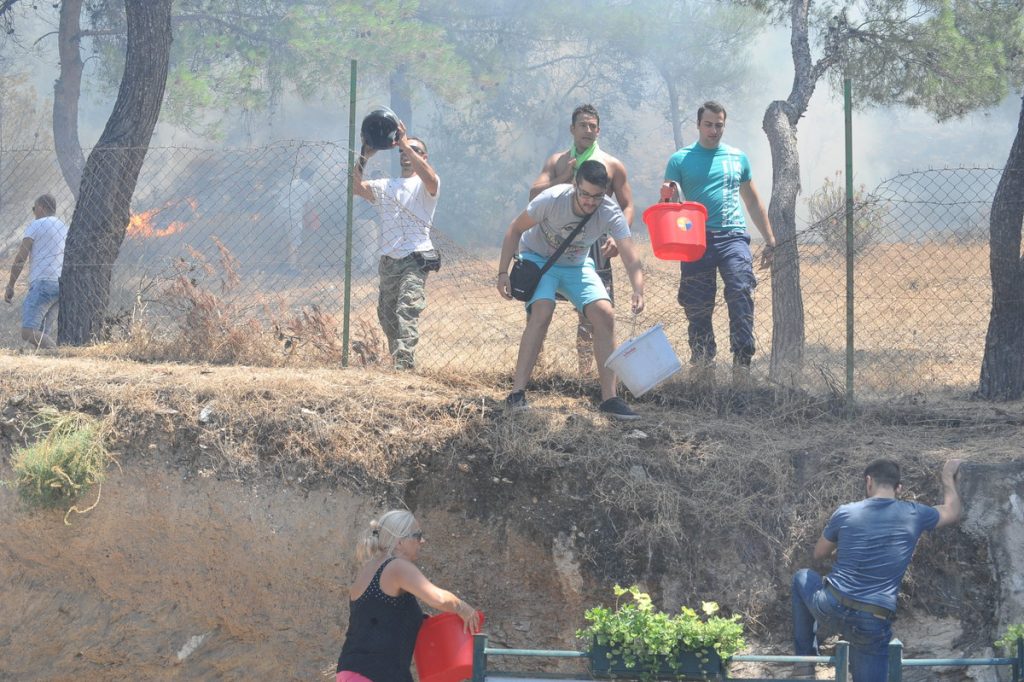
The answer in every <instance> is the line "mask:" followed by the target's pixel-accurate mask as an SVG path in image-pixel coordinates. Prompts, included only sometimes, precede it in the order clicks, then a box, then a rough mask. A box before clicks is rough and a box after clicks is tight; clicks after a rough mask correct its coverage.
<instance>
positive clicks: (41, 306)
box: [21, 279, 60, 334]
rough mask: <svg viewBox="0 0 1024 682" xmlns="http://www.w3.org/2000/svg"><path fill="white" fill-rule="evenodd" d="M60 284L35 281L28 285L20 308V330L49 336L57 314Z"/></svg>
mask: <svg viewBox="0 0 1024 682" xmlns="http://www.w3.org/2000/svg"><path fill="white" fill-rule="evenodd" d="M59 296H60V284H59V283H58V282H57V280H54V279H37V280H36V281H34V282H32V283H31V284H29V285H28V295H27V296H25V303H24V304H23V305H22V308H21V328H22V329H34V330H36V331H39V332H42V333H44V334H49V331H50V329H51V328H52V327H53V318H54V316H55V315H56V314H57V299H58V298H59Z"/></svg>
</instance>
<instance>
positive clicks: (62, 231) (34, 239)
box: [4, 194, 68, 348]
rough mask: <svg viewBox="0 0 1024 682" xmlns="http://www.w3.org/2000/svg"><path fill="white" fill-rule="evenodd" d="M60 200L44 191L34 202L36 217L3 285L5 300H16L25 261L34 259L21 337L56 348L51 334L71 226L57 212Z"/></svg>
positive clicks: (45, 346)
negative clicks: (15, 286) (66, 241)
mask: <svg viewBox="0 0 1024 682" xmlns="http://www.w3.org/2000/svg"><path fill="white" fill-rule="evenodd" d="M56 212H57V201H56V200H55V199H54V198H53V197H52V196H51V195H49V194H44V195H42V196H41V197H39V198H38V199H36V200H35V203H33V204H32V215H34V216H35V218H36V219H35V220H33V221H32V222H31V223H29V226H28V228H26V230H25V237H24V238H23V239H22V240H21V247H20V248H19V249H18V254H17V255H16V256H15V257H14V264H13V265H11V276H10V279H9V280H8V281H7V288H6V289H4V302H5V303H10V302H11V301H13V300H14V284H15V283H16V282H17V281H18V277H20V276H21V271H22V269H23V268H24V267H25V263H26V262H27V261H29V260H30V259H31V265H30V268H29V273H28V295H27V296H26V297H25V303H24V306H23V307H22V313H21V338H23V339H24V340H25V341H27V342H29V343H31V344H32V345H33V346H35V347H36V348H53V347H55V346H56V345H57V344H56V343H54V341H53V338H52V337H51V336H50V334H48V333H47V332H49V331H50V330H51V329H52V326H53V325H52V321H53V316H54V314H55V313H56V312H57V298H58V295H59V293H60V288H59V287H60V285H59V281H60V272H61V268H63V266H64V241H65V240H66V239H67V236H68V227H67V225H65V224H64V223H63V222H62V221H61V220H60V219H59V218H57V217H56V215H54V214H55V213H56Z"/></svg>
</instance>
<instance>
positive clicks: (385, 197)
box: [352, 122, 441, 369]
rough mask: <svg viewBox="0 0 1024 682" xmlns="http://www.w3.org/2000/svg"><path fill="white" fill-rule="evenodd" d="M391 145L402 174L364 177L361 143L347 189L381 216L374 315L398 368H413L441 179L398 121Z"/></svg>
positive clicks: (436, 264) (434, 261)
mask: <svg viewBox="0 0 1024 682" xmlns="http://www.w3.org/2000/svg"><path fill="white" fill-rule="evenodd" d="M395 146H396V147H398V150H399V152H400V153H401V156H400V163H401V167H402V174H401V176H400V177H397V178H382V179H380V180H364V179H363V169H364V167H365V166H366V162H367V161H368V160H369V158H370V157H371V156H373V154H374V153H375V152H376V150H375V149H374V148H372V147H370V146H369V145H367V144H365V142H364V144H363V147H362V150H361V151H360V156H359V162H358V163H357V164H356V167H355V168H354V169H353V172H352V190H353V192H354V193H355V194H356V195H358V196H361V197H362V198H363V199H366V200H367V201H369V202H370V203H371V204H373V205H374V207H375V208H376V209H377V215H378V217H379V218H380V239H379V251H380V265H379V266H378V273H379V274H380V293H379V297H378V300H377V319H378V320H380V326H381V327H382V328H383V329H384V335H385V336H387V339H388V352H390V353H391V357H392V358H393V359H394V363H395V367H396V368H397V369H413V368H414V367H415V360H414V356H413V353H414V351H415V348H416V344H417V343H419V338H420V335H419V317H420V313H422V312H423V309H424V308H425V307H426V305H427V295H426V283H427V273H428V272H431V271H436V270H437V269H438V268H440V265H441V260H440V258H439V257H438V255H437V252H436V251H435V250H434V245H433V243H432V242H431V241H430V229H431V226H432V225H433V222H434V209H435V208H437V197H438V193H439V191H440V189H441V179H440V178H439V177H438V176H437V173H436V172H434V169H433V168H432V167H431V166H430V163H429V162H428V161H427V145H426V144H425V143H424V142H423V140H420V139H419V138H415V137H409V136H408V135H406V134H405V124H403V123H401V122H399V124H398V132H397V133H396V135H395Z"/></svg>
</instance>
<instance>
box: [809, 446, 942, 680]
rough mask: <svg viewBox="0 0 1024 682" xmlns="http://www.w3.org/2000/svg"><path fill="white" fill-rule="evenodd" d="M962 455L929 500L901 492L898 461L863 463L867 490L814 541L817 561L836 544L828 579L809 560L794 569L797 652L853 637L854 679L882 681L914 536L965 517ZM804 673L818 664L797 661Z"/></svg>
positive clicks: (812, 650)
mask: <svg viewBox="0 0 1024 682" xmlns="http://www.w3.org/2000/svg"><path fill="white" fill-rule="evenodd" d="M960 463H961V460H958V459H952V460H949V461H948V462H946V464H945V466H943V468H942V488H943V494H944V499H943V502H942V504H941V505H939V506H937V507H929V506H927V505H923V504H918V503H917V502H904V501H902V500H898V499H896V496H897V494H899V492H900V490H901V486H900V466H899V464H897V463H896V462H894V461H892V460H890V459H879V460H875V461H874V462H872V463H871V464H869V465H868V467H867V468H866V469H865V470H864V484H865V487H866V489H867V498H865V499H863V500H861V501H860V502H852V503H850V504H844V505H842V506H841V507H839V508H838V509H837V510H836V511H835V513H833V514H832V518H831V519H829V522H828V525H826V526H825V530H824V531H822V533H821V537H820V538H818V542H817V544H816V545H815V546H814V558H815V560H817V561H821V560H823V559H826V558H828V557H829V556H831V555H832V553H833V552H835V560H834V563H833V564H832V571H831V572H830V573H829V574H828V575H827V576H826V577H825V578H824V579H823V578H822V577H821V575H819V574H818V573H816V572H814V571H812V570H810V569H807V568H804V569H800V570H799V571H797V572H796V574H795V575H794V576H793V646H794V651H795V653H796V655H797V656H816V655H818V652H817V647H818V644H819V643H820V642H821V641H823V640H824V639H826V638H827V637H828V636H829V635H831V634H838V635H839V636H841V637H842V638H843V639H845V640H847V641H848V642H850V669H851V672H852V674H853V682H882V681H883V680H885V678H886V671H887V669H888V665H889V640H890V639H892V621H893V618H894V617H895V614H896V597H897V596H898V595H899V591H900V582H901V581H902V580H903V574H904V573H906V571H907V567H908V566H909V565H910V559H911V557H912V556H913V555H914V548H915V547H916V546H917V540H918V538H920V537H921V534H922V533H923V532H925V531H929V530H933V529H935V528H942V527H943V526H948V525H949V524H952V523H956V522H957V521H959V520H960V513H961V504H960V495H959V494H958V493H957V490H956V473H957V471H958V470H959V468H960ZM796 672H798V673H799V674H801V675H803V676H804V678H802V679H814V665H813V664H803V663H798V664H797V671H796Z"/></svg>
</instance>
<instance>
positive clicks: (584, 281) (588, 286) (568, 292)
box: [521, 251, 611, 312]
mask: <svg viewBox="0 0 1024 682" xmlns="http://www.w3.org/2000/svg"><path fill="white" fill-rule="evenodd" d="M521 255H522V257H523V258H525V259H526V260H528V261H532V262H534V263H536V264H537V266H538V267H544V264H545V263H547V262H548V259H547V258H544V257H542V256H539V255H537V254H536V253H531V252H529V251H527V252H525V253H523V254H521ZM556 292H557V293H559V294H562V295H563V296H565V297H566V298H567V299H568V300H569V302H570V303H572V304H573V305H574V306H576V310H579V311H580V312H583V309H584V308H585V307H586V306H587V305H589V304H591V303H593V302H594V301H610V300H611V298H610V297H609V296H608V290H607V289H605V288H604V282H602V281H601V278H600V277H599V276H598V274H597V270H596V269H595V268H594V261H593V260H591V259H590V258H587V260H586V262H585V263H584V264H583V265H582V266H580V265H552V266H551V268H550V269H549V270H548V271H547V272H545V273H544V276H543V277H541V278H540V283H538V284H537V290H536V291H534V292H533V298H531V299H530V300H529V301H528V302H527V303H526V309H527V310H529V309H530V306H531V305H533V302H534V301H539V300H542V299H543V300H547V301H554V300H555V293H556Z"/></svg>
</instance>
